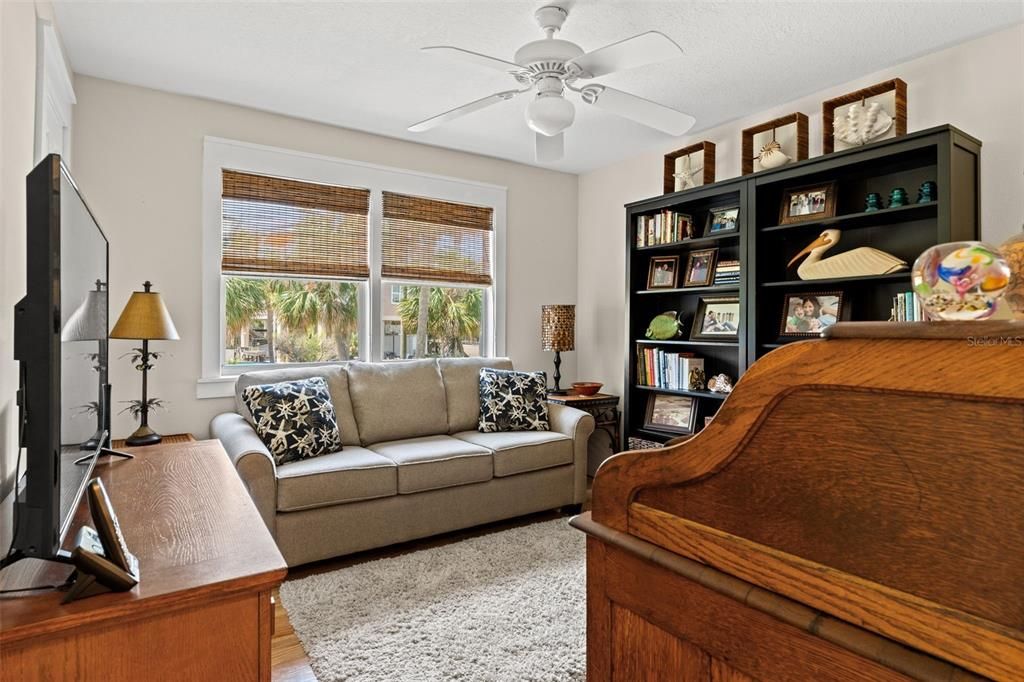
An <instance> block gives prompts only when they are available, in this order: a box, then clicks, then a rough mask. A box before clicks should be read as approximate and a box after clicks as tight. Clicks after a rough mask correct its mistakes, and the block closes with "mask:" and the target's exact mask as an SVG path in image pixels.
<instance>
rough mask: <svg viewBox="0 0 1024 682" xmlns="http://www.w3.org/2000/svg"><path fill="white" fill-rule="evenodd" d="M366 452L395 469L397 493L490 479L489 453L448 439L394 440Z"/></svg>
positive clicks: (438, 437) (454, 439) (477, 447)
mask: <svg viewBox="0 0 1024 682" xmlns="http://www.w3.org/2000/svg"><path fill="white" fill-rule="evenodd" d="M370 449H371V450H373V451H374V452H376V453H377V454H378V455H383V456H384V457H387V458H388V459H390V460H391V461H393V462H394V463H395V464H397V465H398V492H399V493H418V492H421V491H424V490H435V489H437V488H450V487H452V486H456V485H465V484H467V483H480V482H482V481H489V480H491V478H493V475H494V463H493V460H492V457H491V451H490V450H488V449H487V448H485V447H481V446H479V445H474V444H473V443H469V442H466V441H465V440H460V439H458V438H452V437H451V436H426V437H424V438H409V439H405V440H395V441H390V442H386V443H377V444H375V445H371V446H370Z"/></svg>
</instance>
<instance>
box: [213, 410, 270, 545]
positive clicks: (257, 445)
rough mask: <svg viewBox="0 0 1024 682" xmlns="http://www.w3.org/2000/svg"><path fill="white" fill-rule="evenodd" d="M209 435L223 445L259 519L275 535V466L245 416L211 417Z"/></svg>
mask: <svg viewBox="0 0 1024 682" xmlns="http://www.w3.org/2000/svg"><path fill="white" fill-rule="evenodd" d="M210 434H211V435H212V436H213V437H214V438H217V439H219V440H220V442H221V443H222V444H223V445H224V450H225V451H227V453H228V457H230V458H231V463H232V464H234V465H235V470H237V471H238V476H239V478H241V479H242V483H244V484H245V487H246V489H247V490H248V491H249V496H250V497H252V501H253V502H254V503H255V504H256V509H258V510H259V512H260V516H262V517H263V522H264V523H265V524H267V528H268V529H270V534H271V535H273V536H274V537H277V528H276V525H277V524H276V523H275V516H276V514H277V465H276V464H274V457H273V455H271V454H270V450H268V449H267V446H266V445H264V444H263V441H262V440H260V437H259V435H258V434H257V433H256V431H255V430H254V429H253V428H252V425H250V424H249V422H247V421H246V420H245V417H243V416H242V415H240V414H238V413H236V412H226V413H224V414H220V415H217V416H216V417H214V418H213V421H211V422H210Z"/></svg>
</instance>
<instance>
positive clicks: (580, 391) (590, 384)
mask: <svg viewBox="0 0 1024 682" xmlns="http://www.w3.org/2000/svg"><path fill="white" fill-rule="evenodd" d="M602 386H604V384H601V383H598V382H596V381H577V382H575V383H573V385H572V390H573V391H575V392H576V395H594V394H595V393H597V392H598V391H600V390H601V387H602Z"/></svg>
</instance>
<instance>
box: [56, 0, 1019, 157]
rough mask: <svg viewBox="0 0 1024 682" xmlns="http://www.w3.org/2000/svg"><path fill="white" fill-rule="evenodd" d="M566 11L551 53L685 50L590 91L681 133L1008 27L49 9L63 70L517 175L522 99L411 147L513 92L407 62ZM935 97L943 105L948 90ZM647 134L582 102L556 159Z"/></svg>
mask: <svg viewBox="0 0 1024 682" xmlns="http://www.w3.org/2000/svg"><path fill="white" fill-rule="evenodd" d="M544 4H560V5H562V6H566V7H569V9H570V16H569V19H568V21H567V22H566V24H565V27H564V28H563V31H562V33H561V35H560V36H559V37H560V38H564V39H566V40H571V41H573V42H576V43H578V44H579V45H580V46H582V47H583V49H585V50H592V49H595V48H598V47H601V46H603V45H606V44H608V43H611V42H614V41H618V40H621V39H622V38H625V37H628V36H631V35H634V34H636V33H641V32H643V31H648V30H652V29H656V30H659V31H662V32H663V33H665V34H667V35H668V36H669V37H671V38H672V39H673V40H675V41H676V42H677V43H679V44H680V45H681V46H682V47H683V48H684V50H685V51H686V56H684V57H682V58H680V59H677V60H674V61H671V62H666V63H663V64H658V65H653V66H647V67H643V68H639V69H634V70H632V71H628V72H623V73H617V74H614V75H612V76H608V77H605V78H603V79H599V80H598V81H596V82H602V83H606V84H608V85H611V86H613V87H617V88H620V89H623V90H627V91H629V92H632V93H634V94H637V95H641V96H643V97H646V98H648V99H653V100H655V101H658V102H662V103H664V104H668V105H670V106H674V107H676V108H679V109H681V110H683V111H686V112H688V113H691V114H692V115H694V116H696V118H697V125H696V127H695V128H694V131H695V132H696V131H699V130H701V129H704V128H710V127H713V126H715V125H718V124H720V123H723V122H725V121H728V120H731V119H734V118H737V117H740V116H743V115H745V114H749V113H751V112H755V111H759V110H761V109H765V108H768V107H771V106H773V105H776V104H780V103H782V102H786V101H789V100H791V99H795V98H797V97H799V96H802V95H805V94H808V93H811V92H815V91H817V90H821V89H823V88H826V87H829V86H831V85H835V84H838V83H842V82H844V81H847V80H851V79H853V78H856V77H858V76H860V75H863V74H866V73H869V72H872V71H876V70H879V69H883V68H885V67H887V66H890V65H892V64H897V63H899V62H901V61H905V60H907V59H909V58H912V57H914V56H917V55H920V54H925V53H927V52H931V51H933V50H936V49H939V48H941V47H944V46H947V45H951V44H955V43H958V42H961V41H963V40H966V39H968V38H970V37H973V36H976V35H979V34H983V33H986V32H989V31H992V30H995V29H998V28H1000V27H1003V26H1007V25H1010V24H1013V23H1016V22H1020V21H1022V20H1024V3H1022V2H1021V0H1015V1H1009V2H936V1H932V2H849V1H848V2H820V1H819V2H807V3H798V2H684V1H678V2H654V1H632V2H629V1H621V0H620V1H617V2H613V1H610V0H576V1H574V2H558V3H554V2H549V3H545V2H543V1H541V2H521V1H493V2H492V1H489V0H476V1H475V2H448V1H438V0H435V1H429V0H428V1H421V2H383V1H380V2H372V1H364V2H195V3H180V2H154V1H148V2H109V1H107V2H104V1H100V2H55V3H54V6H55V10H56V13H57V21H58V25H59V28H60V31H61V34H62V37H63V40H64V43H65V45H66V47H67V50H68V53H69V57H70V60H71V64H72V67H73V69H74V70H75V71H76V72H78V73H83V74H87V75H90V76H97V77H100V78H108V79H111V80H116V81H123V82H126V83H132V84H136V85H142V86H146V87H150V88H157V89H160V90H166V91H170V92H177V93H183V94H188V95H196V96H200V97H207V98H210V99H215V100H221V101H225V102H231V103H235V104H240V105H244V106H249V107H255V108H257V109H263V110H267V111H273V112H278V113H282V114H287V115H291V116H297V117H300V118H305V119H310V120H314V121H322V122H324V123H330V124H334V125H338V126H343V127H346V128H354V129H358V130H365V131H369V132H374V133H379V134H382V135H388V136H391V137H399V138H405V139H409V140H415V141H418V142H424V143H427V144H432V145H437V146H441V147H448V148H452V149H460V150H464V151H468V152H475V153H478V154H485V155H488V156H495V157H499V158H504V159H510V160H513V161H520V162H523V163H528V164H531V165H540V164H536V163H535V162H534V159H533V133H532V132H530V131H529V130H528V129H527V127H526V124H525V122H524V119H523V110H524V108H525V106H526V104H527V98H525V97H520V98H518V99H516V100H513V101H511V102H503V103H500V104H498V105H495V106H493V107H491V108H489V109H486V110H483V111H480V112H476V113H473V114H470V115H468V116H466V117H465V118H462V119H460V120H458V121H455V122H452V123H449V124H447V125H445V126H442V127H441V128H438V129H435V130H432V131H430V132H427V133H419V134H415V133H409V132H406V130H405V129H406V127H407V126H409V125H410V124H411V123H414V122H416V121H419V120H421V119H424V118H427V117H428V116H432V115H434V114H438V113H440V112H442V111H445V110H448V109H451V108H453V107H455V106H459V105H461V104H463V103H466V102H469V101H470V100H474V99H477V98H480V97H483V96H485V95H488V94H491V93H493V92H497V91H500V90H507V89H511V88H512V87H515V85H516V84H515V81H514V80H513V79H512V78H511V77H510V76H507V75H504V74H501V73H498V72H493V71H489V70H487V69H483V68H478V67H476V66H474V65H472V64H461V63H453V62H450V61H448V60H446V59H443V58H441V57H438V56H435V55H429V54H424V53H421V52H419V50H418V49H417V48H419V47H422V46H428V45H455V46H458V47H463V48H466V49H469V50H474V51H477V52H483V53H486V54H491V55H494V56H496V57H501V58H503V59H509V60H510V59H511V58H512V55H513V53H514V52H515V50H516V49H517V48H519V47H520V46H521V45H522V44H523V43H526V42H528V41H531V40H536V39H538V38H540V37H542V34H541V33H540V31H539V29H538V28H537V26H536V24H535V23H534V20H533V11H534V10H535V9H536V8H538V7H540V6H542V5H544ZM950 96H956V95H955V93H950ZM668 139H669V138H667V137H666V136H665V135H663V134H662V133H659V132H656V131H653V130H650V129H647V128H645V127H643V126H641V125H638V124H635V123H632V122H630V121H625V120H622V119H619V118H617V117H614V116H613V115H611V114H607V113H604V112H601V111H598V110H595V109H593V108H591V107H587V106H585V105H582V104H578V105H577V117H576V123H575V124H574V125H573V127H572V128H571V129H570V130H569V131H567V133H566V156H565V158H564V159H563V160H562V161H560V162H557V163H554V164H548V165H549V167H552V168H556V169H559V170H564V171H569V172H582V171H587V170H591V169H594V168H599V167H601V166H604V165H607V164H610V163H613V162H615V161H617V160H619V159H622V158H625V157H628V156H632V155H635V154H637V153H640V152H642V151H644V150H647V149H652V148H657V147H664V146H665V144H666V142H667V141H668Z"/></svg>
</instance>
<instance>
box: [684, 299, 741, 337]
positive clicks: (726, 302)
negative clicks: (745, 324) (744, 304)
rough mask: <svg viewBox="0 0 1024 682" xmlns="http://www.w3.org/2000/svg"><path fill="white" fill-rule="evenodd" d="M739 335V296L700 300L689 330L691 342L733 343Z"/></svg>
mask: <svg viewBox="0 0 1024 682" xmlns="http://www.w3.org/2000/svg"><path fill="white" fill-rule="evenodd" d="M739 335H740V299H739V296H722V297H719V298H701V299H700V304H699V305H698V306H697V316H696V317H695V318H694V320H693V329H692V330H690V340H692V341H735V340H737V339H739Z"/></svg>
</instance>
